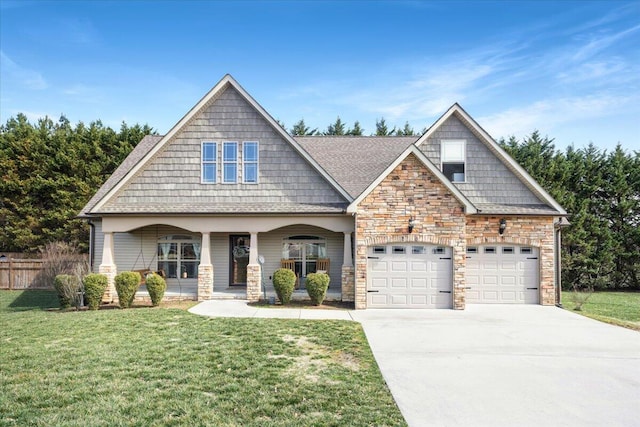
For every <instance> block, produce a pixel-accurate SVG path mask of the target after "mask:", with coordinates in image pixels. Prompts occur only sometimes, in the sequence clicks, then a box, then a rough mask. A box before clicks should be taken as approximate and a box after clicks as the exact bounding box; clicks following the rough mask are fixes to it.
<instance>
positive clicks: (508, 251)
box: [502, 246, 515, 254]
mask: <svg viewBox="0 0 640 427" xmlns="http://www.w3.org/2000/svg"><path fill="white" fill-rule="evenodd" d="M502 253H503V254H512V253H515V251H514V248H513V247H512V246H505V247H503V248H502Z"/></svg>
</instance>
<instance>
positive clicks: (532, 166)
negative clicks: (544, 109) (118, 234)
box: [0, 114, 640, 289]
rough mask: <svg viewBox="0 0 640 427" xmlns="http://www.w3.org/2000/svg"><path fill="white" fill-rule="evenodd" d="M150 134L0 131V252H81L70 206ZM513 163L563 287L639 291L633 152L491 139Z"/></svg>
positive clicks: (637, 159)
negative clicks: (520, 170)
mask: <svg viewBox="0 0 640 427" xmlns="http://www.w3.org/2000/svg"><path fill="white" fill-rule="evenodd" d="M376 127H377V129H376V135H380V136H388V135H413V136H417V134H416V133H415V132H414V131H413V129H412V128H411V127H410V126H408V123H407V124H406V125H405V128H403V129H400V130H398V129H395V128H393V129H389V127H388V126H387V124H386V122H385V121H384V119H379V120H377V122H376ZM362 132H363V130H362V128H361V127H360V125H359V122H355V123H354V125H353V127H351V128H347V126H346V125H345V124H344V123H343V122H342V121H341V120H340V118H339V117H338V119H337V120H336V122H334V123H332V124H331V125H329V126H328V127H327V129H326V132H318V131H317V129H309V128H308V127H307V126H306V125H305V123H304V120H300V121H299V122H297V123H296V124H295V125H294V127H293V128H292V129H291V130H290V133H291V134H293V135H317V134H325V135H358V134H360V135H361V134H362ZM151 133H154V131H153V129H152V128H151V127H149V126H148V125H144V126H140V125H138V124H136V125H134V126H131V127H130V126H127V125H126V124H125V123H122V125H121V127H120V129H119V130H118V131H115V130H113V129H111V128H109V127H107V126H104V125H103V124H102V122H101V121H100V120H97V121H95V122H91V123H90V124H89V125H85V124H83V123H78V124H77V125H75V126H73V125H71V124H70V123H69V120H67V119H66V118H65V117H64V116H62V117H61V118H60V119H59V120H58V121H57V122H54V121H53V120H51V119H50V118H43V119H40V120H38V121H37V122H36V123H30V122H29V121H28V120H27V118H26V116H24V115H23V114H18V115H17V117H15V118H13V117H12V118H10V119H9V120H8V121H7V123H6V124H4V125H2V126H0V173H1V174H2V181H1V183H0V250H4V251H9V252H36V251H37V250H38V249H39V248H42V247H44V246H45V245H46V244H47V243H50V242H55V241H65V242H68V243H71V244H74V245H76V246H77V247H78V248H80V249H81V250H83V251H86V250H87V249H88V242H89V237H88V227H87V225H86V224H85V223H84V222H83V221H81V220H79V219H77V218H76V215H77V214H78V213H79V211H80V209H82V207H84V205H85V204H86V203H87V201H88V200H89V199H90V198H91V197H92V196H93V194H94V193H95V191H97V189H98V188H99V187H100V186H101V185H102V183H104V181H105V180H106V179H107V178H108V177H109V176H110V175H111V173H113V171H114V170H115V169H116V167H117V166H118V165H119V164H120V163H121V162H122V161H123V160H124V158H125V157H126V156H127V155H128V154H129V152H131V150H132V149H133V148H134V147H135V146H136V144H137V143H138V142H140V140H141V139H142V138H143V137H144V136H145V135H147V134H151ZM499 143H500V144H501V146H502V147H503V148H504V149H505V150H506V151H507V152H508V153H509V154H510V155H511V156H513V157H514V158H515V160H516V161H518V163H520V165H522V166H523V167H524V168H525V169H526V170H527V171H528V172H529V173H530V174H531V175H532V176H533V177H534V178H535V179H536V180H537V181H538V182H539V183H540V184H541V185H542V186H543V187H544V188H545V189H546V190H547V191H548V192H549V193H550V194H551V195H552V196H553V197H554V198H555V199H556V200H557V201H558V202H559V203H560V204H561V205H562V206H563V207H564V208H565V209H566V210H567V212H569V216H568V218H567V219H568V220H569V221H570V222H571V226H570V227H569V228H567V229H565V230H564V231H563V242H562V266H563V271H562V276H563V284H564V285H565V287H570V286H578V287H592V288H595V289H621V288H633V289H640V152H634V153H629V152H627V151H625V150H623V149H622V147H620V146H617V147H616V149H615V150H613V151H611V152H606V151H602V150H599V149H598V148H596V147H595V146H593V145H589V146H587V147H586V148H580V149H576V148H574V147H572V146H570V147H568V148H567V149H566V150H564V151H562V150H557V149H556V148H555V146H554V140H553V139H550V138H548V137H542V136H541V135H540V134H539V132H537V131H536V132H533V133H532V134H531V135H530V136H528V137H525V138H524V139H522V140H520V141H519V140H517V139H516V138H514V137H512V138H509V139H506V140H505V139H501V140H500V141H499Z"/></svg>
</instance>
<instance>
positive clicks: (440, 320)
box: [190, 300, 640, 427]
mask: <svg viewBox="0 0 640 427" xmlns="http://www.w3.org/2000/svg"><path fill="white" fill-rule="evenodd" d="M190 311H191V312H193V313H196V314H201V315H205V316H213V317H215V316H220V317H256V318H265V317H276V318H288V319H339V320H355V321H358V322H360V323H361V324H362V326H363V328H364V330H365V333H366V335H367V339H368V341H369V345H370V346H371V349H372V350H373V354H374V356H375V358H376V361H377V363H378V366H379V367H380V370H381V372H382V375H383V376H384V378H385V381H386V382H387V384H388V386H389V389H390V390H391V393H392V395H393V397H394V399H395V400H396V402H397V404H398V407H399V408H400V411H401V412H402V414H403V416H404V417H405V419H406V420H407V422H408V424H409V425H410V426H412V427H422V426H478V427H483V426H491V427H501V426H525V427H526V426H532V427H541V426H608V427H615V426H638V425H640V405H639V404H638V402H640V333H639V332H636V331H631V330H628V329H624V328H621V327H617V326H612V325H607V324H605V323H601V322H598V321H595V320H592V319H588V318H586V317H583V316H580V315H577V314H575V313H571V312H569V311H566V310H562V309H559V308H556V307H542V306H539V305H518V306H515V305H469V306H468V307H467V309H466V310H464V311H454V310H359V311H350V310H319V309H282V308H258V307H250V306H248V305H247V302H246V301H237V300H235V301H206V302H203V303H200V304H198V305H197V306H195V307H193V308H192V309H191V310H190Z"/></svg>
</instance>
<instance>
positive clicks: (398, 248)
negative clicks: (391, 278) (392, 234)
mask: <svg viewBox="0 0 640 427" xmlns="http://www.w3.org/2000/svg"><path fill="white" fill-rule="evenodd" d="M391 253H392V254H405V253H407V248H405V247H404V246H394V247H393V248H391Z"/></svg>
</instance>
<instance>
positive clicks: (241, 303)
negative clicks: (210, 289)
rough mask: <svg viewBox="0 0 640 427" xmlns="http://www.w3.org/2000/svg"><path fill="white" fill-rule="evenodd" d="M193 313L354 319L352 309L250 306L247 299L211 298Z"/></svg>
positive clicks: (211, 315) (222, 315)
mask: <svg viewBox="0 0 640 427" xmlns="http://www.w3.org/2000/svg"><path fill="white" fill-rule="evenodd" d="M189 311H190V312H191V313H194V314H199V315H201V316H208V317H257V318H275V319H327V320H353V318H352V317H351V313H352V311H351V310H338V309H336V310H325V309H316V308H281V307H255V306H250V305H249V304H248V302H247V301H246V300H209V301H203V302H201V303H200V304H198V305H196V306H195V307H192V308H191V309H189Z"/></svg>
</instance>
